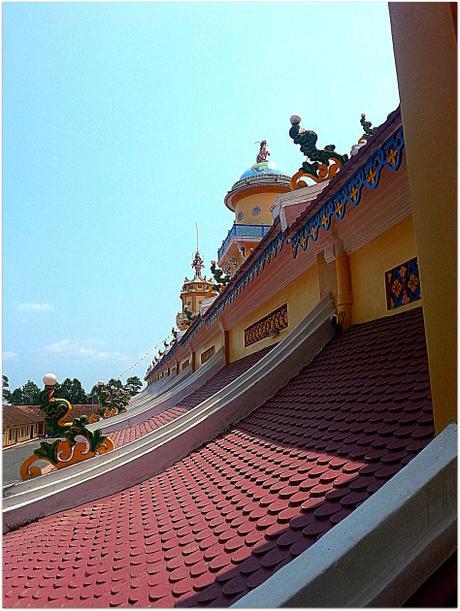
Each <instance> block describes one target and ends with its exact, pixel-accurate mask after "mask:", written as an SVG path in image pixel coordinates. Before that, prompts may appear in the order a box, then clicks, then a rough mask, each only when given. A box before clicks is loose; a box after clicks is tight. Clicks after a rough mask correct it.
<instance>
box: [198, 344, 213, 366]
mask: <svg viewBox="0 0 460 611" xmlns="http://www.w3.org/2000/svg"><path fill="white" fill-rule="evenodd" d="M215 351H216V347H215V346H211V347H210V348H208V349H207V350H205V351H204V352H202V353H201V364H202V365H203V364H204V363H206V361H209V359H210V358H211V357H212V356H213V354H214V353H215Z"/></svg>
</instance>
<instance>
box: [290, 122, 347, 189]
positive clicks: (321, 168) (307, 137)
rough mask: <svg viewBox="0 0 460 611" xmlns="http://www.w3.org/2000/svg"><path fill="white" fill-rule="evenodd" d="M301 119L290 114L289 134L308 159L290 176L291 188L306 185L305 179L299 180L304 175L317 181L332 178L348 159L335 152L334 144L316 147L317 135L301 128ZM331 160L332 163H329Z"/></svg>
mask: <svg viewBox="0 0 460 611" xmlns="http://www.w3.org/2000/svg"><path fill="white" fill-rule="evenodd" d="M301 120H302V119H301V117H299V116H298V115H292V116H291V118H290V121H291V128H290V130H289V135H290V137H291V138H292V140H293V141H294V144H300V150H301V151H302V153H303V154H304V155H305V156H306V157H307V158H308V159H309V160H310V161H304V162H303V164H302V167H301V168H300V169H299V171H298V172H297V173H296V174H294V176H293V177H292V179H291V188H292V189H298V188H300V187H305V186H307V183H306V182H305V181H301V180H299V179H300V178H302V177H304V176H305V177H307V178H311V179H312V180H314V181H315V182H317V183H318V182H323V181H324V180H327V179H329V178H332V176H334V174H335V173H336V172H337V171H338V170H339V169H340V168H341V167H342V165H343V164H344V163H345V162H346V161H348V155H340V154H339V153H336V152H335V145H334V144H327V145H326V146H325V147H324V149H318V148H316V142H317V141H318V135H317V134H316V132H314V131H312V130H306V129H303V128H301V127H300V121H301ZM331 160H332V164H330V161H331Z"/></svg>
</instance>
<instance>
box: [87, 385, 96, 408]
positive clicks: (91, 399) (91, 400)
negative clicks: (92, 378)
mask: <svg viewBox="0 0 460 611" xmlns="http://www.w3.org/2000/svg"><path fill="white" fill-rule="evenodd" d="M98 402H99V394H98V385H97V384H95V385H94V386H93V387H92V389H91V392H90V393H89V394H88V395H87V396H86V403H98Z"/></svg>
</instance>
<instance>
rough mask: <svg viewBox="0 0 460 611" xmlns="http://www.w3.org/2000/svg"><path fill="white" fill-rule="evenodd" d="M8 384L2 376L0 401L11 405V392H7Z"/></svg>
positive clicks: (5, 377)
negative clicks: (0, 399)
mask: <svg viewBox="0 0 460 611" xmlns="http://www.w3.org/2000/svg"><path fill="white" fill-rule="evenodd" d="M9 387H10V383H9V380H8V377H7V376H6V375H5V374H2V400H3V402H4V403H11V391H10V390H8V388H9Z"/></svg>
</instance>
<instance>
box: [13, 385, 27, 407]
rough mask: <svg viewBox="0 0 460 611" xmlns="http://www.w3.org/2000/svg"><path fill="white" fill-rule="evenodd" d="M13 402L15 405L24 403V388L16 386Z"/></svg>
mask: <svg viewBox="0 0 460 611" xmlns="http://www.w3.org/2000/svg"><path fill="white" fill-rule="evenodd" d="M11 403H12V404H13V405H24V400H23V397H22V388H15V389H14V390H13V392H12V393H11Z"/></svg>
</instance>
